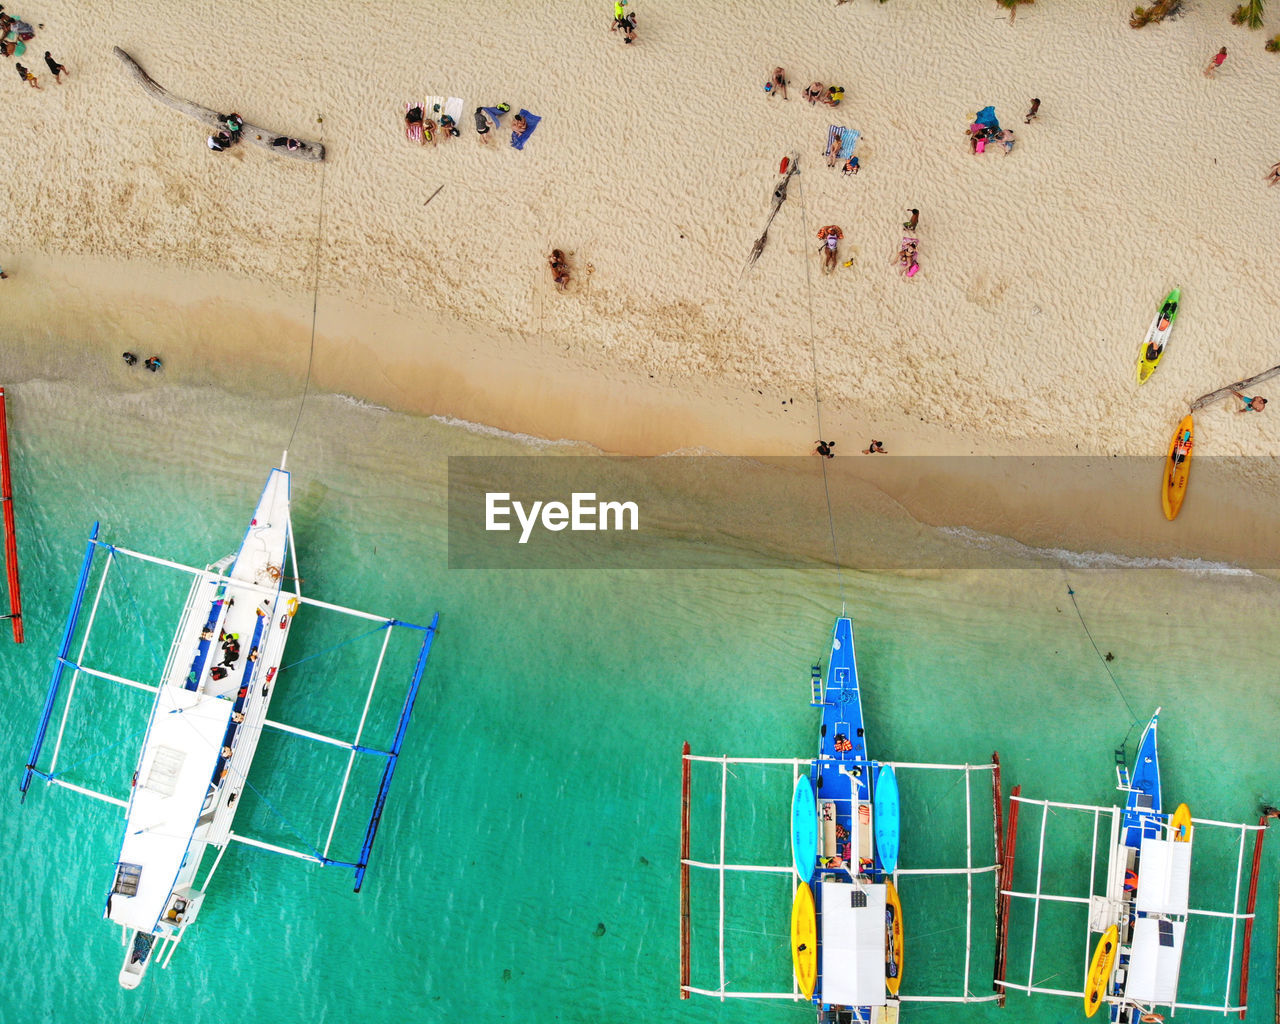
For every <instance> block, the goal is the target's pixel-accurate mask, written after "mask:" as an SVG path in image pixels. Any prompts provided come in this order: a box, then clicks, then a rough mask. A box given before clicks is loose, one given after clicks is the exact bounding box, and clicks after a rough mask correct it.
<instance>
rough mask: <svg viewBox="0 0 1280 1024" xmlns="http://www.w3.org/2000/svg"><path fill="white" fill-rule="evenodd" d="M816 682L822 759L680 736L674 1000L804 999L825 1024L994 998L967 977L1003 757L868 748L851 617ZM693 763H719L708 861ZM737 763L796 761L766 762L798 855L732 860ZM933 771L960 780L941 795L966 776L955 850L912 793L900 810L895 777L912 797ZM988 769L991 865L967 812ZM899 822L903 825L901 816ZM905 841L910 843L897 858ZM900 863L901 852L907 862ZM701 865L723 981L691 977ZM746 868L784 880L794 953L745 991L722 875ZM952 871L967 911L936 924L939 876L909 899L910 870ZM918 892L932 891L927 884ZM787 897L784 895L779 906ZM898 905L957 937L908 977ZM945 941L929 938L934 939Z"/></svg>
mask: <svg viewBox="0 0 1280 1024" xmlns="http://www.w3.org/2000/svg"><path fill="white" fill-rule="evenodd" d="M810 684H811V688H812V699H811V704H810V706H811V707H814V708H818V709H820V711H821V715H822V723H821V727H820V730H819V740H818V752H817V757H815V758H813V759H809V760H807V759H802V758H769V757H727V756H717V757H711V756H699V755H695V754H693V753H691V752H690V749H689V744H687V743H686V744H685V745H684V752H683V771H684V779H683V808H682V820H681V854H680V864H681V929H680V952H681V958H680V997H681V998H682V999H687V998H689V997H690V996H691V995H706V996H712V997H715V998H718V999H720V1000H725V999H730V998H745V999H789V1000H796V1001H799V1000H804V1001H807V1002H809V1003H810V1004H811V1005H812V1007H813V1009H814V1012H815V1016H816V1019H817V1021H818V1022H819V1024H896V1022H897V1020H898V1013H899V1008H900V1004H901V1003H907V1002H913V1001H914V1002H923V1003H980V1002H997V1001H999V999H1000V998H1001V997H1000V995H999V994H997V993H995V992H994V991H993V992H992V993H990V994H987V993H983V994H981V995H979V994H976V993H975V991H974V987H975V986H974V982H975V981H977V982H979V983H980V984H982V985H985V984H986V982H987V977H986V976H982V975H979V976H975V974H974V972H973V963H972V961H973V956H972V953H973V949H972V946H973V943H972V939H973V931H974V923H973V911H974V905H975V896H976V895H977V894H976V893H975V883H979V882H981V881H982V880H983V879H984V877H985V878H986V879H989V889H988V890H987V895H986V897H985V899H984V898H981V897H979V899H981V902H982V905H983V906H984V907H986V906H990V905H991V904H990V903H989V902H987V901H989V900H990V901H994V899H995V895H996V884H995V883H996V876H997V872H998V870H999V863H998V860H999V856H998V852H999V849H1000V846H1001V838H1000V829H1001V822H1000V817H999V809H1000V803H1001V801H1000V791H999V787H1000V764H999V758H998V757H995V756H994V755H993V757H992V761H991V762H990V763H986V764H921V763H907V762H890V761H880V760H872V759H870V757H869V756H868V753H867V745H866V742H865V737H864V723H863V717H862V704H861V693H860V690H859V685H858V678H857V666H856V660H855V655H854V644H853V625H852V622H851V621H850V619H849V618H848V617H846V616H843V615H842V616H841V617H839V618H838V619H837V620H836V623H835V628H834V630H833V633H832V640H831V649H830V654H829V656H828V659H827V664H826V669H825V672H824V671H823V667H822V665H821V664H816V665H813V666H812V669H811V672H810ZM699 763H708V764H715V765H718V766H719V769H720V771H719V775H720V780H719V781H720V786H719V789H720V798H719V807H718V812H719V840H718V851H717V855H716V856H715V858H714V859H707V858H705V857H704V858H695V857H694V856H693V854H692V850H691V845H692V844H691V829H690V806H691V802H692V771H693V767H694V765H696V764H699ZM738 765H760V766H769V765H780V766H787V767H788V768H789V769H790V771H789V772H787V773H785V776H784V775H783V773H782V772H776V771H774V770H773V769H769V768H763V769H762V771H764V772H774V774H776V775H777V776H778V777H779V781H780V782H781V781H783V780H784V778H785V781H786V783H787V786H786V794H785V797H784V794H783V793H782V792H781V791H779V793H778V802H779V803H782V802H783V801H784V800H785V802H786V804H787V806H788V807H789V808H790V811H791V813H790V819H789V820H790V825H791V854H792V856H791V858H790V859H789V860H788V861H787V863H785V864H776V863H772V864H761V863H743V862H742V861H741V859H740V857H738V856H734V857H733V858H732V859H731V857H730V853H731V850H730V844H731V843H732V842H733V840H732V838H731V837H730V836H729V835H728V833H727V830H726V819H727V811H728V808H727V806H726V805H727V799H728V790H729V778H730V776H731V775H734V774H736V773H735V767H734V766H738ZM939 773H942V774H943V775H945V774H952V775H954V776H961V777H962V780H961V778H956V779H955V782H956V783H957V786H954V787H948V791H947V792H946V794H945V795H946V796H950V797H956V796H958V794H957V792H956V790H957V789H958V788H959V787H958V784H959V783H960V782H961V781H963V790H964V793H963V822H964V833H965V835H964V844H963V848H962V849H958V848H956V847H957V846H958V845H959V844H955V843H953V844H951V847H952V848H950V849H943V848H942V847H945V846H947V845H948V844H946V843H942V842H940V840H939V839H938V837H937V836H930V837H927V838H924V837H922V836H921V834H920V830H919V828H918V827H915V826H916V825H917V822H918V818H916V819H915V820H913V815H912V811H913V807H912V804H911V802H910V801H909V800H905V801H903V802H902V811H901V812H900V810H899V806H898V804H899V790H898V779H899V778H902V777H905V778H906V779H907V780H908V782H907V785H908V792H909V793H910V792H913V791H914V792H916V793H917V794H918V793H919V792H920V789H921V788H926V787H927V786H928V782H927V780H926V778H925V777H926V776H933V777H934V778H937V777H938V776H939ZM984 773H989V774H990V783H989V784H990V787H991V794H992V806H993V822H992V825H993V829H992V833H989V834H988V836H987V837H986V838H985V840H984V841H981V842H982V846H983V847H986V849H987V850H988V851H989V852H990V854H991V855H992V856H993V860H992V861H990V862H985V863H984V862H983V860H982V859H981V858H983V857H984V854H983V852H982V850H981V848H980V849H977V850H975V844H974V839H975V831H977V832H978V834H979V835H981V830H980V827H978V824H977V823H976V822H975V820H974V809H973V789H972V783H973V781H974V776H975V775H977V776H979V777H981V775H983V774H984ZM872 780H874V784H872ZM917 787H919V788H917ZM957 810H958V809H957ZM927 813H928V815H929V816H931V817H932V816H933V815H936V814H939V813H940V808H939V806H938V805H937V804H933V805H931V806H929V808H928V812H927ZM900 814H901V816H900ZM735 817H741V816H740V815H735ZM746 817H748V818H749V820H751V821H752V822H753V830H754V831H758V830H759V827H760V826H759V824H756V816H755V814H750V815H746ZM780 818H781V816H780ZM902 823H905V825H906V826H907V827H905V828H902V827H900V825H901V824H902ZM786 831H787V829H786V826H785V825H782V824H781V823H780V824H779V827H778V834H779V835H785V834H786ZM900 839H905V840H906V849H905V850H904V851H903V854H904V856H901V857H900V856H899V842H900ZM915 844H919V845H915ZM987 844H990V845H989V846H988V845H987ZM922 848H926V849H928V852H929V855H930V859H935V858H936V860H937V861H940V862H944V863H948V864H949V866H945V867H944V866H925V865H921V864H914V865H913V864H910V863H909V862H910V858H911V856H912V855H913V854H918V853H919V852H920V851H921V849H922ZM904 860H906V861H907V862H908V863H907V864H906V865H904V863H903V861H904ZM958 862H962V863H958ZM695 869H696V870H699V871H702V872H710V873H712V874H715V875H717V876H718V881H719V885H718V890H719V900H718V908H717V911H718V922H719V923H718V927H717V929H716V936H715V938H716V950H717V961H718V963H717V966H718V980H717V981H716V983H715V984H714V987H713V986H710V985H706V984H702V985H699V984H696V983H695V982H694V979H693V974H694V963H693V960H694V953H693V949H694V928H693V912H692V900H691V896H690V873H691V870H695ZM751 873H756V877H760V875H761V874H763V875H764V876H765V877H771V878H774V879H776V880H777V881H778V882H779V883H784V884H786V885H787V886H788V888H789V893H790V899H789V900H788V901H787V905H788V906H789V907H791V927H790V932H791V951H790V956H789V957H788V959H789V960H790V966H791V968H792V975H793V976H792V982H793V984H792V987H791V988H790V990H784V991H778V990H772V991H770V990H754V991H745V990H740V989H737V988H734V987H732V984H731V981H730V975H731V972H732V971H733V970H734V969H735V965H734V964H733V963H732V962H731V958H732V957H733V955H734V951H733V950H726V946H725V932H726V927H725V918H726V876H727V875H729V874H735V875H738V876H739V877H740V878H744V879H745V878H748V877H750V875H751ZM946 876H951V877H953V878H955V879H956V880H957V883H958V884H963V887H964V896H963V901H964V906H965V911H964V918H963V920H960V918H959V914H958V913H957V914H956V915H955V917H953V918H951V919H950V920H947V921H945V922H940V921H939V920H938V915H936V914H935V915H930V914H929V912H928V905H929V903H931V902H934V901H935V900H936V894H937V891H938V890H937V889H936V888H935V887H934V886H933V885H930V886H925V885H923V884H922V885H921V886H920V887H919V892H920V893H921V894H922V895H921V896H920V903H919V904H916V905H915V906H914V907H912V905H911V903H910V901H911V898H912V896H913V895H914V893H913V891H912V880H919V881H920V882H925V881H926V879H928V880H929V881H931V882H932V881H934V880H940V879H942V878H944V877H946ZM926 891H927V892H929V893H930V894H932V895H930V896H927V895H923V894H924V893H925V892H926ZM899 892H901V894H902V895H901V899H899V895H898V894H899ZM780 897H781V894H780ZM781 903H782V900H781V898H779V910H781ZM903 907H907V908H908V909H907V910H906V911H905V914H906V915H907V916H908V917H909V919H911V920H915V921H918V922H920V925H919V927H920V929H921V931H922V932H924V931H926V930H928V931H929V932H932V931H934V930H948V931H949V930H953V929H954V930H955V931H956V932H957V933H962V934H963V947H962V948H960V947H959V944H958V943H956V944H952V945H951V946H950V947H949V948H947V949H946V951H945V953H946V955H945V957H943V958H941V959H942V960H943V961H944V962H938V961H935V962H932V963H931V962H929V959H930V958H929V957H928V956H926V955H925V954H921V955H920V956H919V957H918V958H917V959H916V961H915V962H914V964H913V966H912V967H911V970H910V971H909V972H907V973H906V974H905V975H904V972H903V970H902V963H903V924H902V919H903V915H904V910H903ZM926 919H927V920H926ZM941 945H943V944H941V943H937V942H931V943H929V946H930V947H939V946H941ZM777 952H778V954H779V957H781V956H782V950H781V949H780V948H779V949H778V951H777ZM935 952H936V950H935ZM957 976H958V980H959V982H960V985H959V991H940V990H939V986H937V984H936V979H937V978H938V977H945V978H956V977H957ZM904 977H905V980H904ZM913 979H915V980H913ZM931 982H935V983H934V984H931Z"/></svg>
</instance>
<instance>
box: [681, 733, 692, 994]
mask: <svg viewBox="0 0 1280 1024" xmlns="http://www.w3.org/2000/svg"><path fill="white" fill-rule="evenodd" d="M680 763H681V766H682V778H681V784H680V998H681V999H688V998H689V976H690V970H689V938H690V928H689V786H690V777H689V776H690V768H691V766H692V762H691V761H690V760H689V743H688V741H685V745H684V753H683V755H682V756H681V758H680Z"/></svg>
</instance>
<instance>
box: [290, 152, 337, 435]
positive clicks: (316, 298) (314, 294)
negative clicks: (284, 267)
mask: <svg viewBox="0 0 1280 1024" xmlns="http://www.w3.org/2000/svg"><path fill="white" fill-rule="evenodd" d="M320 143H321V145H323V144H324V131H323V130H321V132H320ZM327 166H328V162H327V161H325V162H323V163H321V164H320V209H319V210H317V211H316V271H315V277H314V279H313V280H312V287H311V344H310V346H309V348H308V350H307V376H306V379H305V380H304V381H303V384H302V398H301V399H300V400H299V402H298V415H297V416H296V417H295V418H294V421H293V429H292V430H291V431H289V443H288V444H286V445H285V450H286V451H287V450H288V449H290V448H292V447H293V438H294V435H295V434H297V432H298V424H299V423H301V422H302V410H303V409H304V408H305V407H306V404H307V394H308V392H309V391H310V390H311V364H312V363H313V362H314V360H315V356H316V311H317V309H318V307H319V305H320V254H321V252H322V250H323V248H324V179H325V168H326V167H327Z"/></svg>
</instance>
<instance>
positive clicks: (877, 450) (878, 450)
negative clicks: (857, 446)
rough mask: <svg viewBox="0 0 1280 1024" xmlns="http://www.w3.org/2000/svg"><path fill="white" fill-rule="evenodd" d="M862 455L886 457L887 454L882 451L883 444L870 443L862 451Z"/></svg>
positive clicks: (879, 442) (877, 442)
mask: <svg viewBox="0 0 1280 1024" xmlns="http://www.w3.org/2000/svg"><path fill="white" fill-rule="evenodd" d="M862 454H863V455H888V454H889V453H888V452H887V451H885V450H884V443H883V442H882V441H872V442H871V444H870V446H869V447H866V448H863V449H862Z"/></svg>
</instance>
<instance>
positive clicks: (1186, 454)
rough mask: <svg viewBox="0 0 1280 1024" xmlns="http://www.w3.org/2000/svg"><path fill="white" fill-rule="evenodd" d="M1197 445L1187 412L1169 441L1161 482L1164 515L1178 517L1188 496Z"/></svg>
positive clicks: (1172, 518) (1169, 517)
mask: <svg viewBox="0 0 1280 1024" xmlns="http://www.w3.org/2000/svg"><path fill="white" fill-rule="evenodd" d="M1194 446H1195V428H1194V425H1193V424H1192V422H1191V414H1190V413H1187V415H1186V416H1184V417H1183V418H1182V422H1181V423H1179V424H1178V429H1177V430H1175V431H1174V432H1173V438H1172V440H1170V441H1169V455H1168V457H1166V458H1165V460H1164V479H1163V480H1162V481H1161V484H1160V503H1161V504H1162V505H1163V506H1164V517H1165V518H1166V519H1168V520H1169V521H1170V522H1172V521H1173V520H1174V519H1177V518H1178V512H1179V510H1180V509H1181V508H1182V500H1183V499H1184V498H1185V497H1186V496H1187V478H1188V477H1190V476H1191V450H1192V448H1193V447H1194Z"/></svg>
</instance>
